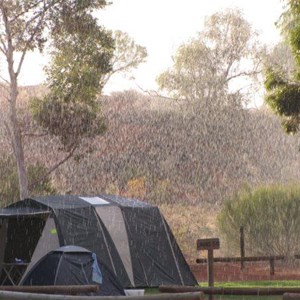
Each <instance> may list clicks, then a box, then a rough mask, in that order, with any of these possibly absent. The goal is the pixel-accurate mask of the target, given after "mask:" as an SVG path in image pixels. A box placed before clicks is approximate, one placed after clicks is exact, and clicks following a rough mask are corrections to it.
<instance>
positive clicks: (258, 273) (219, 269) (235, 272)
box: [190, 262, 300, 282]
mask: <svg viewBox="0 0 300 300" xmlns="http://www.w3.org/2000/svg"><path fill="white" fill-rule="evenodd" d="M190 267H191V270H192V272H193V273H194V275H195V277H196V279H197V280H198V281H199V282H201V281H207V265H206V264H195V265H191V266H190ZM292 279H294V280H300V265H299V263H298V265H297V266H288V265H287V264H284V263H282V262H275V274H274V275H270V264H269V263H267V262H254V263H252V262H246V263H245V264H244V269H243V270H241V264H240V263H214V280H215V281H216V282H226V281H250V280H292Z"/></svg>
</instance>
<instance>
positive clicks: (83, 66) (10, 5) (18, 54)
mask: <svg viewBox="0 0 300 300" xmlns="http://www.w3.org/2000/svg"><path fill="white" fill-rule="evenodd" d="M106 5H107V1H106V0H85V1H78V0H18V1H17V0H0V54H1V58H2V61H3V65H4V67H5V68H2V69H3V72H2V73H1V74H0V75H1V80H2V84H3V87H4V89H3V90H4V97H5V100H6V103H5V105H4V104H3V106H2V108H1V110H2V115H3V121H4V125H5V129H6V134H7V136H8V138H9V140H10V144H11V148H12V152H13V155H14V157H15V159H16V165H17V171H18V181H19V189H20V198H21V199H24V198H26V197H28V195H29V192H30V187H29V186H28V175H27V168H26V167H27V166H26V153H25V152H24V140H25V137H26V136H27V135H28V134H37V135H38V134H40V132H34V133H33V132H25V131H24V127H23V126H22V122H21V120H20V115H19V113H18V107H19V106H20V98H19V83H18V79H19V77H20V74H21V71H22V67H23V63H24V59H25V57H26V55H27V53H28V52H29V51H34V50H39V51H43V50H44V49H45V47H46V46H47V47H51V49H52V63H51V64H50V67H49V68H48V71H47V73H48V79H47V81H48V87H47V88H48V94H47V95H46V96H45V98H44V99H39V100H38V99H35V100H34V101H33V103H32V105H31V107H32V112H33V115H34V117H35V120H36V122H37V124H38V125H40V126H42V127H43V129H44V131H45V132H47V133H50V134H52V135H55V136H57V137H59V139H60V141H61V143H62V147H63V149H64V150H65V151H66V156H65V157H64V158H63V159H62V160H61V161H60V162H57V163H55V165H54V166H52V167H50V168H49V172H51V171H52V170H54V169H55V168H56V167H57V166H59V165H60V164H61V163H62V162H64V161H65V160H66V159H68V158H69V157H71V156H72V155H73V154H74V152H75V151H76V149H77V148H78V147H79V145H80V143H81V141H82V139H83V138H85V137H92V136H95V135H97V134H99V133H101V132H102V131H103V130H104V125H103V119H102V115H101V108H100V107H99V102H97V101H96V95H97V94H98V93H99V92H101V89H102V86H103V85H102V84H101V78H102V77H103V74H106V73H108V72H110V71H111V65H110V59H111V57H112V54H113V38H112V36H111V32H109V31H107V30H105V29H104V28H102V27H101V26H100V25H98V23H97V20H96V19H95V18H94V17H93V14H92V13H93V11H94V10H95V9H102V8H104V7H105V6H106ZM1 58H0V59H1ZM5 69H6V70H5ZM87 120H88V121H87Z"/></svg>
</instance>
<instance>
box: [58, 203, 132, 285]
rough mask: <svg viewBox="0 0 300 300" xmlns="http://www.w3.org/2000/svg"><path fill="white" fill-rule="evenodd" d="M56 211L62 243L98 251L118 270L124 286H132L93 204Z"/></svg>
mask: <svg viewBox="0 0 300 300" xmlns="http://www.w3.org/2000/svg"><path fill="white" fill-rule="evenodd" d="M54 213H55V216H56V219H57V225H58V228H57V229H58V231H59V235H61V237H62V242H61V244H62V245H76V246H80V247H84V248H86V249H88V250H90V251H92V252H94V253H96V255H97V256H99V257H101V260H102V261H103V262H104V263H105V264H106V265H107V266H108V267H109V268H110V269H111V270H112V271H116V273H115V274H116V275H117V277H118V278H119V279H120V281H121V282H122V284H123V285H124V286H131V283H130V280H129V278H128V275H127V273H126V270H125V268H124V265H123V263H122V261H121V258H120V256H119V254H118V252H117V249H116V247H115V245H114V243H113V241H112V239H111V237H110V235H109V233H108V232H107V230H106V228H105V226H104V225H103V223H102V221H101V220H100V218H99V217H98V215H97V213H96V211H95V209H94V208H93V207H92V206H89V207H83V208H76V209H58V210H54ZM112 258H113V259H112ZM115 266H116V267H115Z"/></svg>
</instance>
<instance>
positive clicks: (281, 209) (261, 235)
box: [217, 184, 300, 256]
mask: <svg viewBox="0 0 300 300" xmlns="http://www.w3.org/2000/svg"><path fill="white" fill-rule="evenodd" d="M217 224H218V227H219V230H220V232H221V233H222V234H223V235H224V238H225V241H226V242H227V244H228V245H230V247H231V248H232V249H235V250H237V249H238V247H239V229H240V226H244V232H245V250H246V254H247V255H285V256H291V255H294V254H296V253H297V254H298V253H299V252H300V251H299V250H300V187H299V186H297V185H293V184H290V185H287V186H282V185H273V186H265V187H259V188H257V189H250V188H246V189H244V190H242V191H240V192H239V193H237V194H236V195H234V196H233V197H232V198H231V199H229V200H227V201H225V203H224V206H223V208H222V210H221V212H220V214H219V215H218V218H217Z"/></svg>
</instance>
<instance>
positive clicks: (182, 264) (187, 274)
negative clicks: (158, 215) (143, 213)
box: [162, 216, 198, 286]
mask: <svg viewBox="0 0 300 300" xmlns="http://www.w3.org/2000/svg"><path fill="white" fill-rule="evenodd" d="M162 219H163V221H164V223H165V228H166V230H167V232H168V235H169V240H170V241H171V246H172V249H173V252H174V254H175V257H176V260H177V265H178V266H179V270H180V276H181V278H182V280H183V285H189V286H193V285H198V282H197V280H196V278H195V276H194V275H193V272H192V271H191V269H190V267H189V265H188V263H187V262H186V260H185V258H184V255H183V254H182V252H181V250H180V248H179V246H178V244H177V242H176V239H175V237H174V235H173V233H172V231H171V229H170V227H169V225H168V223H167V222H166V220H165V218H164V217H163V216H162Z"/></svg>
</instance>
